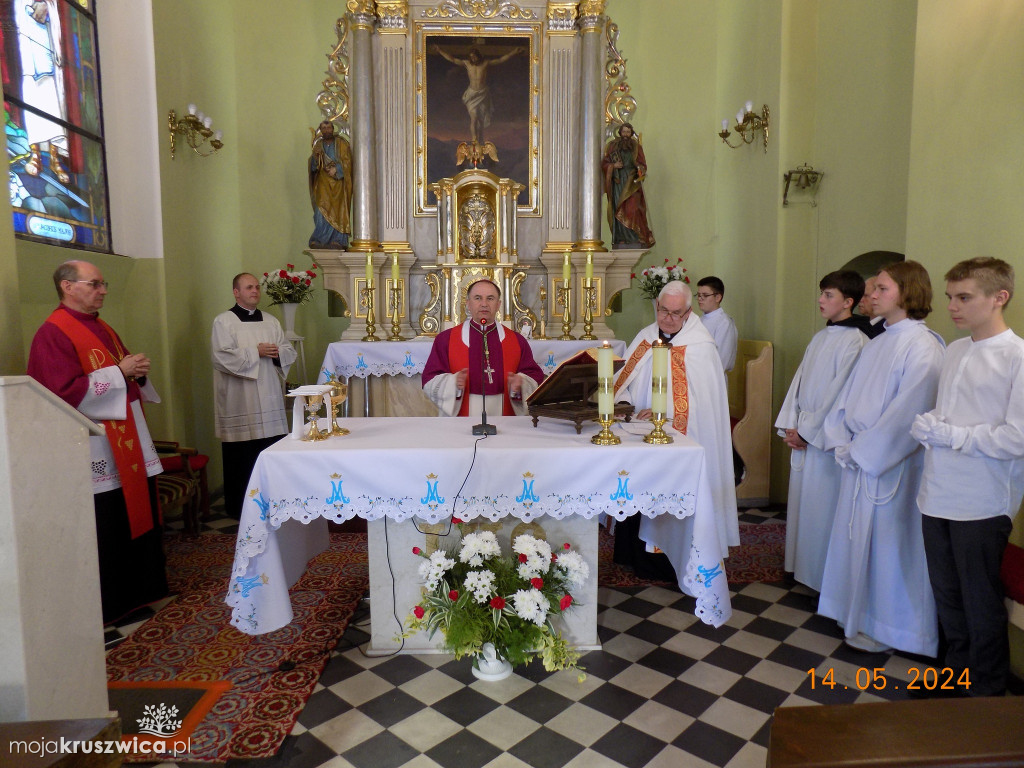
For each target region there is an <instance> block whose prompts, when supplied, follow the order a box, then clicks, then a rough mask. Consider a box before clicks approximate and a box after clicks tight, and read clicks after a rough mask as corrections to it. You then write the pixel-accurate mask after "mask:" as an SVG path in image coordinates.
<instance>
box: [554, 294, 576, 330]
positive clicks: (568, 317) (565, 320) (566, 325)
mask: <svg viewBox="0 0 1024 768" xmlns="http://www.w3.org/2000/svg"><path fill="white" fill-rule="evenodd" d="M557 290H558V294H557V295H558V302H559V303H560V304H561V305H562V335H561V336H559V337H558V340H559V341H574V340H575V339H576V337H575V336H573V335H572V288H571V287H570V285H569V283H568V281H566V283H565V285H563V286H562V287H561V288H558V289H557Z"/></svg>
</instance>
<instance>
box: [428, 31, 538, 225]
mask: <svg viewBox="0 0 1024 768" xmlns="http://www.w3.org/2000/svg"><path fill="white" fill-rule="evenodd" d="M424 50H425V53H426V56H425V60H426V85H427V87H426V124H427V147H426V150H427V180H428V182H435V181H437V180H438V179H442V178H446V177H450V176H454V175H455V174H457V173H458V172H459V171H464V170H466V169H467V166H462V167H458V166H456V164H455V163H456V150H457V148H458V146H459V144H460V143H462V142H472V141H476V142H477V143H478V144H481V145H482V144H483V143H484V142H488V141H489V142H492V143H493V144H494V146H495V148H496V150H497V156H498V161H497V162H494V161H493V160H492V159H490V158H486V159H484V161H483V162H482V163H481V164H480V166H479V167H481V168H486V169H487V170H489V171H492V172H493V173H495V174H497V175H498V176H501V177H505V178H509V179H512V180H513V181H517V182H519V183H520V184H523V185H524V187H527V185H528V183H529V175H530V165H529V152H530V74H531V73H530V38H529V37H527V36H466V35H427V36H426V37H425V39H424ZM435 202H436V201H435V200H434V199H433V197H431V199H430V200H429V203H430V204H431V205H433V204H434V203H435ZM517 202H518V203H519V204H520V205H526V204H528V203H529V196H528V193H527V192H526V191H525V190H524V192H522V193H520V197H519V200H518V201H517Z"/></svg>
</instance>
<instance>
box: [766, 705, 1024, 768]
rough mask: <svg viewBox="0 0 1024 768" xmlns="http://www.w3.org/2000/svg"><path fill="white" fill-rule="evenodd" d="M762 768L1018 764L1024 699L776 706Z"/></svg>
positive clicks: (1023, 748) (1022, 759) (1023, 759)
mask: <svg viewBox="0 0 1024 768" xmlns="http://www.w3.org/2000/svg"><path fill="white" fill-rule="evenodd" d="M766 765H767V768H848V767H849V768H852V767H853V766H857V768H875V767H876V766H877V767H879V768H880V767H881V766H886V767H887V768H901V767H902V766H915V768H917V767H921V768H923V767H924V766H965V767H966V766H970V767H971V768H996V767H999V768H1002V766H1021V765H1024V697H1016V696H1011V697H1004V698H991V699H986V698H978V699H940V700H930V701H893V702H884V703H879V704H844V705H826V706H819V707H779V708H778V709H776V710H775V718H774V721H773V722H772V726H771V732H770V735H769V742H768V762H767V764H766Z"/></svg>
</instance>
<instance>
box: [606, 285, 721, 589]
mask: <svg viewBox="0 0 1024 768" xmlns="http://www.w3.org/2000/svg"><path fill="white" fill-rule="evenodd" d="M691 300H692V295H691V293H690V287H689V286H688V285H686V284H685V283H683V282H682V281H679V280H673V281H671V282H670V283H668V284H667V285H666V286H665V287H664V288H663V289H662V290H661V293H660V294H659V295H658V310H657V314H658V317H657V321H656V322H654V323H652V324H651V325H649V326H647V327H646V328H644V329H643V330H641V331H640V333H638V334H637V336H636V338H635V339H633V343H632V344H630V346H629V349H627V350H626V363H625V365H623V367H622V370H621V371H620V372H619V375H618V378H617V379H616V381H615V399H616V402H628V403H632V404H633V405H634V406H635V407H636V409H637V411H638V413H637V418H639V419H648V418H650V416H651V408H650V406H651V374H652V367H653V366H652V363H653V355H652V353H651V344H652V342H654V340H655V339H658V338H661V339H662V340H663V341H666V342H667V343H668V344H670V345H671V347H672V349H671V351H670V363H669V375H668V377H669V381H668V391H669V398H668V413H667V414H666V418H668V419H669V421H670V423H671V424H672V426H673V427H675V428H676V429H677V430H679V431H680V432H683V433H684V434H686V435H687V436H688V437H690V438H692V439H694V440H696V441H697V442H698V443H700V444H701V445H702V446H704V451H705V456H706V465H707V473H708V481H709V484H710V486H711V497H712V499H713V502H714V508H715V514H716V523H717V526H718V538H719V542H720V544H721V547H722V552H723V553H725V552H728V547H729V546H737V545H738V544H739V543H740V538H739V537H740V534H739V518H738V516H737V512H736V486H735V483H734V479H733V473H732V435H731V432H730V429H729V398H728V396H727V394H726V391H725V376H724V375H723V374H722V363H721V361H720V360H719V358H718V352H717V350H716V348H715V342H714V339H712V338H711V334H710V333H708V331H707V329H706V328H705V327H704V326H703V324H701V321H700V320H699V319H698V317H697V316H696V315H695V314H694V313H693V311H692V307H691ZM681 528H682V525H681V523H680V522H679V521H678V520H675V519H674V518H672V516H671V515H662V516H660V517H657V518H654V519H653V520H651V519H647V518H644V519H643V520H642V521H641V526H640V537H641V538H642V539H644V540H645V541H647V542H648V543H649V544H652V545H654V546H656V547H658V548H660V549H662V550H664V551H665V552H671V551H673V545H672V542H673V541H676V539H677V537H678V532H679V531H678V529H681ZM676 543H678V541H676ZM684 554H686V553H684ZM687 556H688V555H687ZM684 562H685V558H684ZM673 565H674V566H675V565H677V564H676V563H673ZM676 575H677V576H678V577H679V579H680V580H681V579H682V577H683V574H681V573H678V569H677V574H676Z"/></svg>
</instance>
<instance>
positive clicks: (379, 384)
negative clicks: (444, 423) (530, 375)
mask: <svg viewBox="0 0 1024 768" xmlns="http://www.w3.org/2000/svg"><path fill="white" fill-rule="evenodd" d="M432 342H433V339H429V338H425V339H424V338H421V339H411V340H409V341H377V342H364V341H336V342H334V343H333V344H330V345H328V347H327V354H326V355H324V361H323V364H322V365H321V366H320V376H319V378H318V381H319V382H320V383H323V382H324V381H326V380H327V377H328V376H335V377H337V378H339V379H342V380H345V381H348V382H349V399H348V400H347V401H346V402H345V408H346V409H347V410H346V415H348V416H434V415H436V414H437V407H436V406H435V405H434V404H433V403H432V402H430V399H429V398H428V397H427V396H426V395H424V394H423V390H422V388H421V386H420V374H421V373H423V369H424V368H425V367H426V364H427V356H428V355H429V354H430V346H431V343H432ZM610 343H611V347H612V351H613V352H614V353H615V355H616V356H617V357H622V356H623V355H624V354H625V353H626V343H625V342H624V341H619V340H618V339H612V340H611V342H610ZM597 345H598V342H595V341H584V340H579V339H577V340H573V341H559V340H557V339H530V349H531V350H532V351H533V359H534V360H536V361H537V365H539V366H540V368H541V370H542V371H544V375H545V376H548V375H550V374H551V372H552V371H553V370H555V368H557V367H558V366H559V365H561V364H562V363H563V362H564V361H565V360H568V359H569V358H570V357H572V356H573V355H575V354H576V353H577V352H580V351H582V350H584V349H590V348H591V347H595V346H597ZM352 379H361V382H360V383H359V384H356V383H354V382H352V381H351V380H352Z"/></svg>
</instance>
